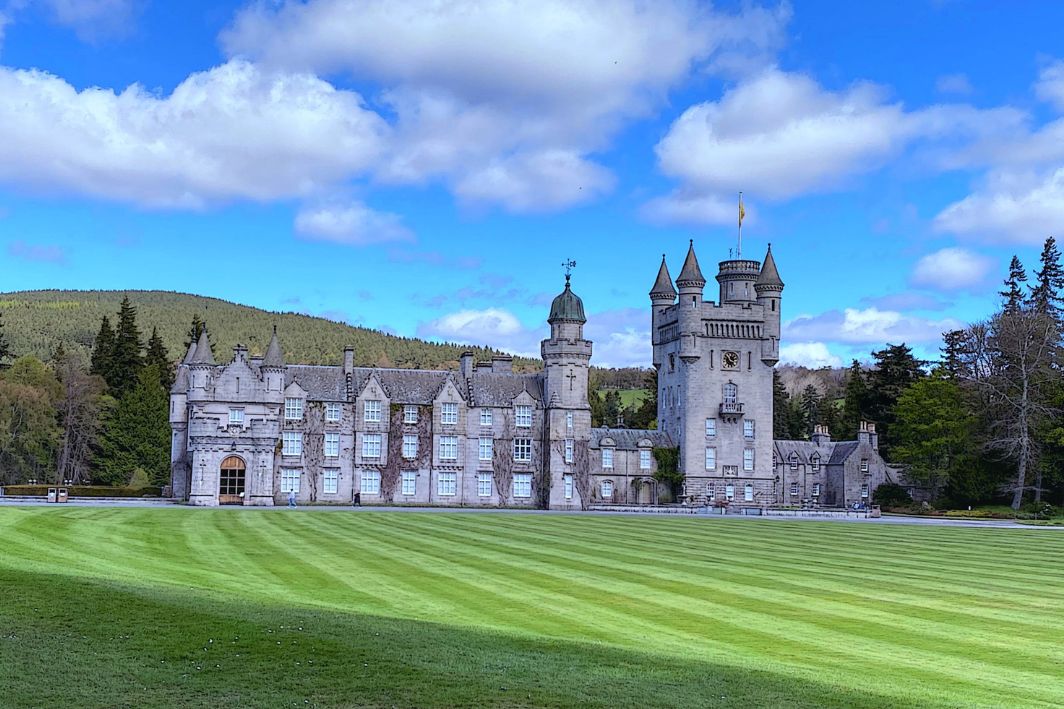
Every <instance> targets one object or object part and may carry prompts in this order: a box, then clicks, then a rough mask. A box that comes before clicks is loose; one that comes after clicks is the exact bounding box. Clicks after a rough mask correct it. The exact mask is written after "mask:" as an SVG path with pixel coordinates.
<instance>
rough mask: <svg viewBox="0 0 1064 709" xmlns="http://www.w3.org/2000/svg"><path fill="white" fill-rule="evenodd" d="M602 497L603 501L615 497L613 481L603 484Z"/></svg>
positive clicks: (606, 481) (605, 481)
mask: <svg viewBox="0 0 1064 709" xmlns="http://www.w3.org/2000/svg"><path fill="white" fill-rule="evenodd" d="M602 497H603V499H606V498H610V497H613V481H612V480H604V481H603V482H602Z"/></svg>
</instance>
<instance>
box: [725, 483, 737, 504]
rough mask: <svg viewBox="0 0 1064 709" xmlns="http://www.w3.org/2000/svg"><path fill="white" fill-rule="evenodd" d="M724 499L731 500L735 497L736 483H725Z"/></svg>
mask: <svg viewBox="0 0 1064 709" xmlns="http://www.w3.org/2000/svg"><path fill="white" fill-rule="evenodd" d="M724 499H726V500H728V501H729V502H731V501H732V500H734V499H735V486H734V485H725V486H724Z"/></svg>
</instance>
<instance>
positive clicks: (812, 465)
mask: <svg viewBox="0 0 1064 709" xmlns="http://www.w3.org/2000/svg"><path fill="white" fill-rule="evenodd" d="M809 469H810V470H813V471H817V470H820V456H819V455H817V454H816V453H814V454H813V457H812V458H810V459H809Z"/></svg>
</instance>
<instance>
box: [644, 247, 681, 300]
mask: <svg viewBox="0 0 1064 709" xmlns="http://www.w3.org/2000/svg"><path fill="white" fill-rule="evenodd" d="M650 299H651V300H658V299H661V300H668V301H670V302H671V301H673V300H676V289H675V288H673V287H672V276H671V275H669V267H668V266H667V265H665V254H662V255H661V268H659V269H658V277H657V280H655V281H654V287H653V288H651V289H650Z"/></svg>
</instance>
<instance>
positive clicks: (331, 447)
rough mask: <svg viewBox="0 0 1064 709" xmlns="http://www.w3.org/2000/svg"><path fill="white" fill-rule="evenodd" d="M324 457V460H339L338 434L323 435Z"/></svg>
mask: <svg viewBox="0 0 1064 709" xmlns="http://www.w3.org/2000/svg"><path fill="white" fill-rule="evenodd" d="M325 457H326V458H339V457H340V434H339V433H326V434H325Z"/></svg>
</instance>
